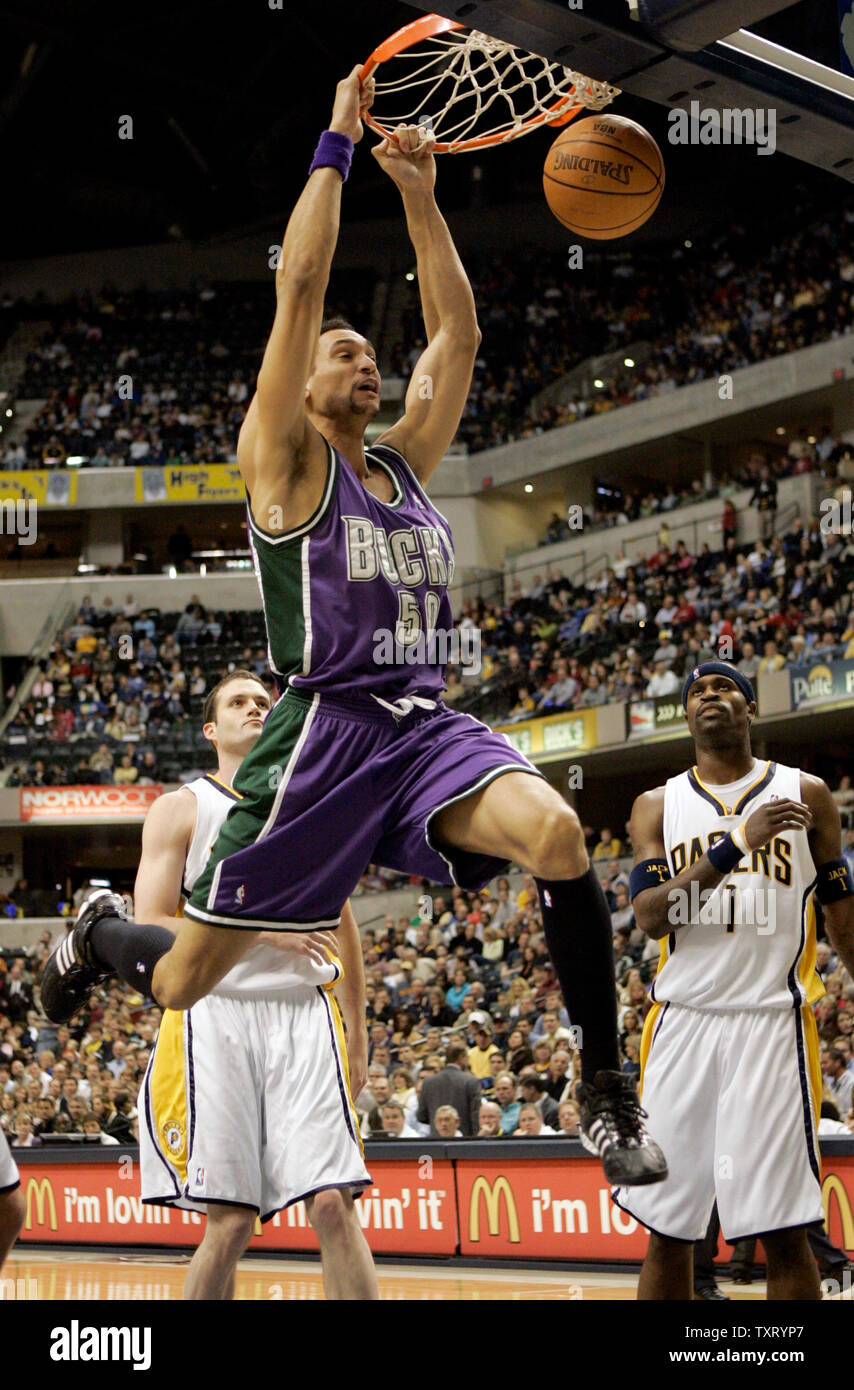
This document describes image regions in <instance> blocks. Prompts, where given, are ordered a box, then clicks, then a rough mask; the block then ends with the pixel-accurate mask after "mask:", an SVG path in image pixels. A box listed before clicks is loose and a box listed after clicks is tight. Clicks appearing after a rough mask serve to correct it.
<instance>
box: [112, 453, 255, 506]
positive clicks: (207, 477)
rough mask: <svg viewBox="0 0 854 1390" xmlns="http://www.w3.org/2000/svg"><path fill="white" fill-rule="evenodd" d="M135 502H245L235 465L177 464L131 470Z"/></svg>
mask: <svg viewBox="0 0 854 1390" xmlns="http://www.w3.org/2000/svg"><path fill="white" fill-rule="evenodd" d="M134 471H135V474H136V478H135V490H136V500H137V502H245V501H246V490H245V488H244V486H243V479H242V478H241V476H240V470H239V468H238V467H237V464H236V463H204V464H197V463H193V464H177V465H176V466H175V467H174V468H137V469H135V470H134Z"/></svg>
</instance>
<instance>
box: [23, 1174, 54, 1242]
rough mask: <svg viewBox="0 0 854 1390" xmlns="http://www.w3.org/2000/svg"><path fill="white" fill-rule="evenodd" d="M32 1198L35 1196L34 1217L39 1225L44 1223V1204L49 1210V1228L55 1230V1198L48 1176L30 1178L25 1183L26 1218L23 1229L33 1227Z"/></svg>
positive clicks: (26, 1229) (28, 1229) (29, 1229)
mask: <svg viewBox="0 0 854 1390" xmlns="http://www.w3.org/2000/svg"><path fill="white" fill-rule="evenodd" d="M33 1198H35V1205H36V1217H37V1218H38V1223H39V1225H40V1226H43V1225H44V1216H45V1205H47V1206H48V1208H49V1210H50V1229H51V1230H52V1231H55V1230H56V1229H57V1225H56V1198H55V1197H54V1195H53V1184H52V1183H51V1180H50V1178H41V1179H38V1178H30V1180H29V1182H28V1183H27V1220H26V1223H25V1225H24V1230H25V1231H31V1230H32V1229H33V1207H32V1203H33Z"/></svg>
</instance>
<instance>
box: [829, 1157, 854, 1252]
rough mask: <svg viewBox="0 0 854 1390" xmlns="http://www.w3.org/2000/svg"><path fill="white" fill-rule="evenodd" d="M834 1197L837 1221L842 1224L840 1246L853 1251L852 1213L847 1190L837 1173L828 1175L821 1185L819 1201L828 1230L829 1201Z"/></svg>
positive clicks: (853, 1215)
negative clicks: (837, 1207)
mask: <svg viewBox="0 0 854 1390" xmlns="http://www.w3.org/2000/svg"><path fill="white" fill-rule="evenodd" d="M833 1196H835V1197H836V1201H837V1204H838V1206H839V1219H840V1221H841V1222H842V1244H843V1246H844V1247H845V1249H846V1250H854V1211H852V1209H851V1198H850V1197H849V1196H848V1189H847V1188H846V1186H845V1183H844V1182H843V1181H842V1179H841V1178H840V1176H839V1174H838V1173H828V1175H827V1177H826V1178H825V1180H824V1182H823V1183H822V1185H821V1200H822V1202H823V1203H824V1224H825V1226H827V1228H828V1230H829V1229H830V1199H831V1197H833Z"/></svg>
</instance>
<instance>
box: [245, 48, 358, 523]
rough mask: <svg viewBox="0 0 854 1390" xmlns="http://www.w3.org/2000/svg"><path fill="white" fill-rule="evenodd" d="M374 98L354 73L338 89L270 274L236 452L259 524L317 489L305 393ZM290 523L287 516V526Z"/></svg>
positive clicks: (320, 457)
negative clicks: (271, 287)
mask: <svg viewBox="0 0 854 1390" xmlns="http://www.w3.org/2000/svg"><path fill="white" fill-rule="evenodd" d="M372 92H373V87H372V84H371V83H370V82H368V83H367V84H366V85H365V88H364V90H363V89H362V88H361V86H360V84H359V68H358V67H356V68H354V69H353V71H352V72H351V73H350V75H349V77H347V78H345V79H344V80H343V81H342V82H339V83H338V88H337V90H336V94H335V104H334V107H333V111H332V119H331V121H330V123H329V128H328V130H326V131H324V133H323V135H321V137H320V142H319V144H318V146H317V150H316V151H315V156H314V162H313V164H312V168H311V172H310V174H309V178H308V182H307V183H306V186H305V188H304V189H303V191H302V194H301V195H300V198H299V201H298V202H297V204H296V207H295V208H294V210H293V212H292V213H291V217H290V220H289V222H288V226H287V230H286V232H285V238H284V241H283V243H282V249H281V255H280V258H279V263H278V266H277V269H276V316H275V319H274V321H273V328H272V332H271V333H270V337H269V339H268V342H267V347H266V350H265V352H264V358H263V361H262V363H261V370H260V372H259V373H258V389H257V392H256V394H255V396H254V398H253V400H252V403H251V405H250V407H249V410H248V412H247V415H246V419H245V421H244V424H243V428H242V430H241V433H240V440H239V442H238V450H237V461H238V466H239V468H240V472H241V475H242V477H243V480H244V482H245V483H246V487H247V490H248V492H249V494H250V496H251V498H252V501H253V511H254V513H255V516H256V519H258V520H259V521H260V522H261V524H262V525H263V524H264V516H263V512H264V511H265V510H266V506H265V504H266V503H268V502H278V503H282V502H284V503H285V508H286V511H289V510H290V508H289V507H288V505H287V504H288V502H289V501H290V498H289V496H288V488H289V485H291V484H294V483H297V482H298V481H299V482H301V485H302V487H303V490H304V491H305V492H306V493H307V494H308V493H310V492H311V490H312V486H313V485H316V487H317V488H318V489H319V488H321V487H322V485H323V475H324V472H325V465H326V458H327V450H326V445H325V444H324V442H323V439H322V438H321V436H320V435H319V434H318V432H317V430H316V429H315V428H314V426H313V425H311V424H310V422H309V421H308V419H307V417H306V410H305V388H306V382H307V381H308V378H309V376H310V375H311V369H312V364H313V362H314V357H315V354H316V351H317V343H318V339H319V336H320V326H321V322H322V316H323V299H324V295H325V294H326V288H327V285H328V283H329V271H330V268H331V265H332V257H333V254H334V251H335V244H336V242H337V240H338V227H339V222H340V217H341V188H342V185H343V183H344V179H345V178H346V176H347V172H348V170H349V165H350V158H351V155H352V147H353V144H354V143H355V142H356V141H358V140H360V139H361V136H362V121H361V115H362V114H363V113H364V112H365V111H366V110H367V108H368V106H369V105H370V101H371V97H372ZM312 474H316V479H314V478H313V477H312ZM283 489H284V495H283ZM305 500H306V499H305V498H302V499H300V501H299V502H298V503H297V505H298V506H301V505H302V504H304V503H305ZM309 500H310V499H309ZM296 520H297V521H298V520H299V518H298V517H297V518H296ZM293 522H294V518H292V517H288V523H287V524H293Z"/></svg>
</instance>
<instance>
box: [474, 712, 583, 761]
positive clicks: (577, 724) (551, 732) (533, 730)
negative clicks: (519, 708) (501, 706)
mask: <svg viewBox="0 0 854 1390" xmlns="http://www.w3.org/2000/svg"><path fill="white" fill-rule="evenodd" d="M495 732H496V733H499V734H504V736H505V737H506V738H507V739H508V741H509V742H510V743H512V745H513V747H514V748H516V749H518V751H519V752H520V753H524V754H525V757H526V758H531V760H532V761H533V762H537V760H538V758H539V759H541V760H543V761H545V760H547V759H551V758H557V757H559V756H560V755H561V754H562V753H580V752H584V751H585V750H587V749H589V748H595V747H596V711H595V710H592V709H580V710H576V711H575V712H573V713H570V712H567V713H566V714H550V715H547V716H546V717H545V718H544V719H526V720H524V722H523V723H521V724H496V725H495Z"/></svg>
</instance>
